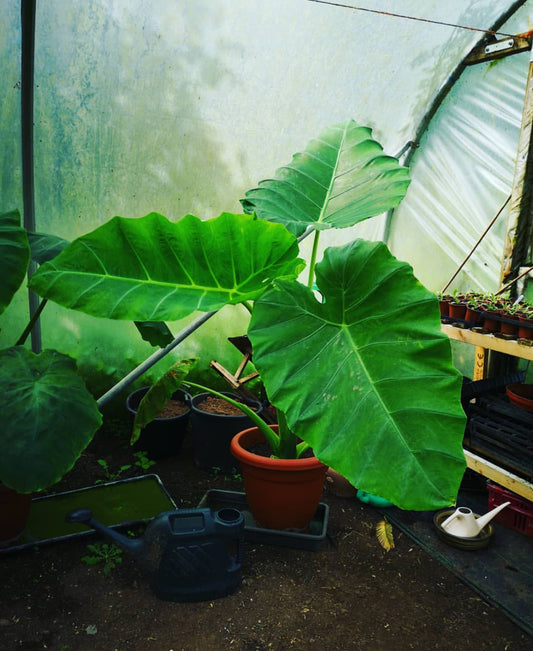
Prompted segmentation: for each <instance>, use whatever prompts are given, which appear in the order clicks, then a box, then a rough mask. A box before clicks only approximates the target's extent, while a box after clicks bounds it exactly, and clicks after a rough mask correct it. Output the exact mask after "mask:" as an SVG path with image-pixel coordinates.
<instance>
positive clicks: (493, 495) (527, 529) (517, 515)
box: [487, 482, 533, 538]
mask: <svg viewBox="0 0 533 651" xmlns="http://www.w3.org/2000/svg"><path fill="white" fill-rule="evenodd" d="M487 489H488V492H489V511H491V510H492V509H493V508H495V507H496V506H499V505H500V504H503V503H504V502H511V504H509V506H506V507H505V508H504V509H502V510H501V511H500V512H499V513H498V515H496V516H495V517H494V520H493V522H499V523H500V524H501V525H503V526H504V527H507V528H509V529H514V530H515V531H519V532H520V533H523V534H525V535H526V536H529V537H530V538H533V502H530V501H529V500H526V498H525V497H520V495H517V494H516V493H513V492H511V491H510V490H507V489H506V488H503V487H502V486H498V484H493V483H492V482H487Z"/></svg>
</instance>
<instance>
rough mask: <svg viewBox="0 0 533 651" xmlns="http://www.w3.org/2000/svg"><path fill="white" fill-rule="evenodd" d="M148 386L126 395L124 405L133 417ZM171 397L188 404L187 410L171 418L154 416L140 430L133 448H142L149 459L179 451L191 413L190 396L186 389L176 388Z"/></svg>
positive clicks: (174, 453)
mask: <svg viewBox="0 0 533 651" xmlns="http://www.w3.org/2000/svg"><path fill="white" fill-rule="evenodd" d="M149 388H150V387H142V388H141V389H137V390H136V391H133V393H130V395H129V396H128V398H127V400H126V407H127V409H128V411H129V412H130V414H132V417H133V418H135V414H136V413H137V409H138V407H139V403H140V402H141V400H142V399H143V397H144V395H145V394H146V393H147V391H148V389H149ZM172 399H174V400H180V401H182V402H185V403H186V404H187V405H188V406H189V409H188V410H187V412H185V413H184V414H180V415H179V416H173V417H172V418H154V420H153V421H152V422H151V423H148V425H147V426H146V427H144V428H143V429H142V430H141V436H140V437H139V440H138V441H137V442H136V443H135V445H134V446H133V449H134V450H144V451H145V452H146V454H147V456H148V457H149V458H150V459H165V458H167V457H173V456H175V455H176V454H179V453H180V452H181V448H182V445H183V439H184V438H185V435H186V434H187V425H188V423H189V418H190V415H191V408H190V404H191V396H190V394H188V393H187V392H186V391H183V390H182V389H178V391H176V392H175V393H174V394H172Z"/></svg>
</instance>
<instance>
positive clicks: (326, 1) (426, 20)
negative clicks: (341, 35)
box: [307, 0, 516, 37]
mask: <svg viewBox="0 0 533 651" xmlns="http://www.w3.org/2000/svg"><path fill="white" fill-rule="evenodd" d="M307 1H308V2H315V3H317V4H321V5H331V6H332V7H342V8H344V9H353V10H354V11H366V12H367V13H371V14H379V15H382V16H389V17H391V18H402V19H404V20H416V21H418V22H422V23H430V24H432V25H442V26H444V27H455V28H457V29H467V30H469V31H472V32H484V33H485V34H490V35H491V36H510V37H514V36H516V34H506V33H505V32H495V31H493V30H492V29H482V28H481V27H470V26H468V25H458V24H456V23H447V22H445V21H442V20H432V19H431V18H420V17H418V16H408V15H405V14H396V13H392V12H390V11H383V10H380V9H369V8H368V7H356V6H355V5H349V4H344V3H341V2H331V0H307Z"/></svg>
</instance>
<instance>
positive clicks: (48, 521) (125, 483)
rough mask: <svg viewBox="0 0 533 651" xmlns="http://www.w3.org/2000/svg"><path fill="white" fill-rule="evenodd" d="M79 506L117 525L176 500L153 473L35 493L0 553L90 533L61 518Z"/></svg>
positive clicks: (150, 514) (135, 521) (149, 516)
mask: <svg viewBox="0 0 533 651" xmlns="http://www.w3.org/2000/svg"><path fill="white" fill-rule="evenodd" d="M81 508H89V509H91V511H92V512H93V514H94V517H95V518H96V519H98V520H100V521H101V522H103V523H104V524H106V525H108V526H109V527H112V528H119V527H132V526H135V525H138V524H141V523H144V522H147V521H149V520H151V519H152V518H153V517H155V516H156V515H158V514H159V513H161V512H163V511H172V510H174V509H175V508H176V504H175V503H174V501H173V500H172V498H171V497H170V495H169V494H168V493H167V491H166V489H165V487H164V486H163V484H162V482H161V480H160V478H159V476H158V475H154V474H149V475H141V476H139V477H132V478H129V479H120V480H118V481H112V482H107V483H104V484H96V485H94V486H88V487H87V488H81V489H78V490H72V491H66V492H64V493H54V494H53V495H44V496H43V497H36V498H34V499H33V500H32V506H31V513H30V519H29V521H28V524H27V526H26V530H25V531H24V533H23V534H22V537H21V538H19V540H18V541H17V543H15V544H14V545H11V546H9V547H6V548H4V549H0V553H2V554H6V553H8V552H14V551H19V550H22V549H26V548H29V547H35V546H38V545H43V544H45V543H52V542H58V541H62V540H69V539H71V538H77V537H79V536H88V535H94V531H93V530H91V529H87V527H84V526H83V525H81V524H76V523H71V522H67V521H66V520H65V516H66V515H67V513H69V512H70V511H73V510H75V509H81Z"/></svg>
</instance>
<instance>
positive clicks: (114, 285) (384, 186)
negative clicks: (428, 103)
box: [31, 120, 465, 510]
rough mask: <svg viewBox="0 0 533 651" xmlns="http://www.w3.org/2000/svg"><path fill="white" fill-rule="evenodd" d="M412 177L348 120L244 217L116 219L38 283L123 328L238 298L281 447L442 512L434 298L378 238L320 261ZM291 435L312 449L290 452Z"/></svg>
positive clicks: (263, 191)
mask: <svg viewBox="0 0 533 651" xmlns="http://www.w3.org/2000/svg"><path fill="white" fill-rule="evenodd" d="M408 184H409V178H408V172H407V170H406V169H405V168H403V167H401V166H400V165H399V164H398V161H397V160H396V159H394V158H391V157H389V156H386V155H385V154H384V153H383V150H382V148H381V146H380V145H379V144H378V143H377V142H376V141H375V140H374V139H373V138H372V135H371V131H370V129H368V128H366V127H362V126H359V125H357V124H356V123H355V122H353V121H352V120H349V121H346V122H344V123H342V124H338V125H334V126H332V127H329V128H327V129H325V130H324V131H323V132H322V133H321V134H320V136H319V137H318V138H317V139H316V140H312V141H311V142H310V143H309V145H308V146H307V148H306V149H305V150H304V151H303V152H301V153H299V154H296V155H295V156H294V157H293V159H292V161H291V162H290V163H289V164H288V165H286V166H285V167H282V168H281V169H279V170H278V171H277V172H276V173H275V175H274V177H273V178H272V179H269V180H266V181H263V182H261V183H260V184H259V186H258V187H257V188H256V189H253V190H250V191H249V192H247V193H246V196H245V198H244V200H243V202H242V203H243V207H244V210H245V212H246V213H247V214H245V215H234V214H229V213H224V214H222V215H221V216H220V217H217V218H216V219H212V220H207V221H203V222H202V221H201V220H199V219H198V218H196V217H193V216H191V215H188V216H186V217H184V218H183V219H181V220H180V221H178V222H176V223H172V222H170V221H168V220H167V219H165V218H164V217H162V216H161V215H157V214H151V215H148V216H146V217H144V218H141V219H124V218H120V217H115V218H113V219H112V220H111V221H110V222H109V223H107V224H104V225H103V226H101V227H100V228H98V229H96V230H95V231H93V232H92V233H90V234H88V235H86V236H84V237H82V238H80V239H79V240H77V241H75V242H73V243H72V244H71V245H70V246H69V247H67V248H66V249H65V250H64V251H63V252H62V253H61V254H60V255H59V256H58V257H57V258H55V259H54V260H52V261H50V262H49V263H47V264H45V265H43V266H42V267H41V268H40V270H39V271H38V273H37V274H35V275H34V276H33V279H32V283H31V284H32V287H33V288H34V289H35V291H36V292H37V293H39V294H41V295H42V296H44V297H47V298H50V299H52V300H55V301H57V302H59V303H62V304H63V305H67V306H68V307H71V308H74V309H79V310H82V311H85V312H88V313H89V314H93V315H95V316H106V317H110V318H119V319H133V320H153V321H163V320H165V319H180V318H183V317H185V316H186V315H188V314H192V313H193V312H195V311H197V310H200V311H212V310H217V309H219V308H221V307H223V306H225V305H237V304H243V305H245V306H246V307H248V308H249V309H250V311H251V313H252V314H251V320H250V326H249V330H248V335H249V337H250V339H251V341H252V344H253V355H254V356H253V360H254V364H255V365H256V367H257V370H258V371H259V373H260V375H261V379H262V381H263V382H264V385H265V388H266V390H267V393H268V396H269V398H270V400H271V402H272V403H273V404H274V405H275V406H276V408H277V410H278V414H280V421H281V422H280V424H281V427H280V429H281V433H280V441H287V440H288V441H289V445H285V443H283V444H281V442H280V443H279V445H278V444H276V445H274V448H276V449H275V450H274V452H275V453H277V454H280V455H285V456H295V455H298V454H299V453H300V452H301V449H302V447H304V446H305V445H308V446H311V447H312V449H313V451H314V453H315V455H316V456H317V457H318V458H319V459H320V460H321V461H322V462H323V463H325V464H327V465H329V466H331V467H332V468H334V469H335V470H337V471H338V472H340V473H341V474H343V475H344V476H345V477H346V478H347V479H348V480H349V481H350V482H351V483H352V484H353V485H354V486H356V487H357V488H359V489H361V490H363V491H366V492H369V493H371V494H374V495H379V496H381V497H383V498H386V499H388V500H390V501H392V502H393V503H394V504H396V505H397V506H399V507H401V508H404V509H419V510H431V509H437V508H441V507H445V506H448V505H450V504H453V503H454V502H455V499H456V496H457V491H458V487H459V483H460V480H461V478H462V475H463V473H464V469H465V459H464V454H463V450H462V438H463V432H464V425H465V417H464V413H463V411H462V409H461V404H460V392H461V376H460V374H459V373H458V372H457V371H456V370H455V369H454V368H453V365H452V360H451V348H450V343H449V341H448V339H447V337H446V336H445V335H444V334H442V333H441V331H440V316H439V309H438V302H437V298H436V296H435V295H434V294H433V293H432V292H429V291H428V290H426V289H425V288H424V287H423V286H422V285H421V284H420V283H419V281H418V280H417V279H416V278H415V277H414V275H413V272H412V269H411V267H410V266H409V265H407V264H406V263H403V262H400V261H398V260H397V259H396V258H394V257H393V256H392V255H391V253H390V252H389V250H388V249H387V247H386V246H385V244H383V243H380V242H369V241H365V240H361V239H356V240H354V241H350V242H348V243H346V244H344V245H342V246H338V247H332V248H328V249H326V251H325V253H324V256H323V259H322V260H321V261H320V262H317V261H316V259H317V251H318V240H319V235H320V232H321V231H322V230H325V229H331V228H339V229H340V228H346V227H350V226H353V225H355V224H357V223H359V222H361V221H363V220H365V219H368V218H370V217H373V216H376V215H378V214H381V213H383V212H384V211H386V210H389V209H391V208H393V207H395V206H396V205H398V203H399V202H400V201H401V199H402V198H403V196H404V195H405V193H406V191H407V187H408ZM304 232H311V233H314V244H313V250H312V254H311V259H310V263H309V274H308V277H307V282H306V284H302V283H301V282H299V280H298V279H297V278H298V276H299V275H300V271H301V265H302V263H301V260H300V259H299V258H298V244H297V240H296V237H297V236H300V235H301V234H303V233H304ZM315 285H316V287H317V288H318V292H319V294H320V295H319V296H318V297H317V296H316V295H315V293H314V291H313V288H314V287H315ZM252 301H253V305H251V302H252ZM285 426H286V427H285ZM295 437H297V438H298V439H301V440H302V441H303V442H305V443H304V446H301V447H299V448H297V447H296V446H295V445H293V444H290V441H291V439H292V441H294V440H295Z"/></svg>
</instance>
